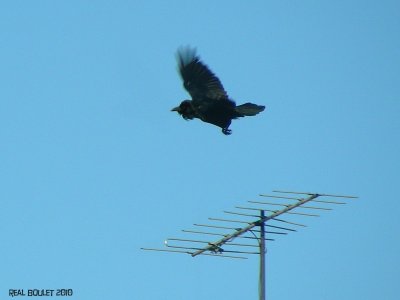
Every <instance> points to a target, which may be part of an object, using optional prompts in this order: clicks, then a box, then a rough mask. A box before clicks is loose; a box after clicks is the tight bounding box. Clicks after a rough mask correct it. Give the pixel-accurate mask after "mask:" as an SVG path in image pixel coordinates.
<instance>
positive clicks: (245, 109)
mask: <svg viewBox="0 0 400 300" xmlns="http://www.w3.org/2000/svg"><path fill="white" fill-rule="evenodd" d="M264 109H265V106H263V105H257V104H253V103H250V102H247V103H245V104H242V105H238V106H236V111H237V112H238V113H239V114H241V115H243V116H255V115H256V114H258V113H259V112H262V111H263V110H264Z"/></svg>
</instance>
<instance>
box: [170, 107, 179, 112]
mask: <svg viewBox="0 0 400 300" xmlns="http://www.w3.org/2000/svg"><path fill="white" fill-rule="evenodd" d="M171 111H179V106H177V107H174V108H173V109H171Z"/></svg>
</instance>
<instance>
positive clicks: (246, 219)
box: [141, 191, 358, 300]
mask: <svg viewBox="0 0 400 300" xmlns="http://www.w3.org/2000/svg"><path fill="white" fill-rule="evenodd" d="M260 197H263V198H262V199H260V200H254V201H251V200H249V201H247V203H248V204H247V205H246V206H236V207H235V210H233V211H224V213H225V214H227V215H231V216H232V215H236V216H240V217H241V218H242V219H240V220H238V219H231V218H227V219H226V218H208V220H210V221H213V222H214V223H212V224H193V225H194V226H195V227H196V228H201V229H199V230H182V232H184V233H185V234H190V236H189V237H188V238H167V239H166V240H165V242H164V244H165V246H166V248H165V249H158V248H141V249H142V250H147V251H159V252H173V253H184V254H189V255H191V256H192V257H196V256H198V255H208V256H214V257H225V258H233V259H247V258H248V256H249V255H254V254H258V255H259V256H260V270H259V272H260V273H259V276H260V278H259V300H265V254H266V249H267V248H266V241H274V239H273V238H269V236H270V235H272V236H274V235H286V234H288V233H289V232H294V231H297V230H296V229H295V228H299V227H306V225H304V224H302V223H298V222H293V221H292V220H289V217H290V216H289V215H297V216H302V217H319V215H318V214H316V213H315V212H316V211H329V210H332V207H333V206H334V205H343V204H346V203H347V202H345V201H346V200H347V199H354V198H358V197H355V196H344V195H332V194H320V193H306V192H289V191H273V192H272V194H268V195H267V194H260ZM303 197H304V198H303ZM264 198H267V199H268V200H265V199H264ZM332 198H333V199H332ZM337 198H341V199H342V200H337ZM270 199H274V200H270ZM308 202H312V203H314V204H313V205H305V204H307V203H308ZM282 216H283V217H284V219H282ZM254 219H255V220H254ZM221 224H222V225H221ZM266 228H268V230H266ZM227 231H229V232H227ZM267 234H268V237H267ZM193 236H194V237H193ZM196 236H201V238H196ZM205 236H207V237H210V236H215V237H216V238H217V237H219V239H217V240H212V241H210V240H209V239H206V238H205ZM237 240H239V241H237ZM244 240H245V241H244Z"/></svg>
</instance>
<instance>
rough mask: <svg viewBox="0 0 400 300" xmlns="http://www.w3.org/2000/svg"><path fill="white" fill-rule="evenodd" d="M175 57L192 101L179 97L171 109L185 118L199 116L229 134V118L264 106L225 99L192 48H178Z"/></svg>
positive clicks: (261, 109)
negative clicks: (239, 103)
mask: <svg viewBox="0 0 400 300" xmlns="http://www.w3.org/2000/svg"><path fill="white" fill-rule="evenodd" d="M177 60H178V68H179V73H180V75H181V77H182V80H183V86H184V87H185V89H186V90H187V91H188V92H189V94H190V96H191V97H192V100H183V101H182V102H181V104H180V105H179V106H177V107H175V108H173V109H172V110H171V111H176V112H178V114H180V115H181V116H182V117H183V118H184V119H185V120H192V119H194V118H197V119H200V120H202V121H203V122H206V123H211V124H214V125H216V126H218V127H221V128H222V133H223V134H225V135H229V134H231V133H232V130H230V129H229V126H230V125H231V122H232V120H233V119H237V118H240V117H245V116H255V115H256V114H258V113H259V112H262V111H263V110H264V109H265V106H262V105H257V104H253V103H249V102H248V103H245V104H242V105H236V103H235V102H234V101H233V100H232V99H229V97H228V94H227V93H226V91H225V90H224V87H223V86H222V83H221V81H220V80H219V79H218V77H217V76H215V74H214V73H213V72H212V71H211V70H210V69H209V68H208V66H207V65H205V64H204V63H203V62H202V61H201V60H200V58H199V56H197V55H196V50H195V49H193V48H189V47H187V48H180V49H179V50H178V52H177Z"/></svg>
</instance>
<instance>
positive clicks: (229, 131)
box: [222, 128, 232, 135]
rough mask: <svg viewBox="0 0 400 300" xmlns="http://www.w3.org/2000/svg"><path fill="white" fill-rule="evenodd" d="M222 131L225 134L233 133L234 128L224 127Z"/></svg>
mask: <svg viewBox="0 0 400 300" xmlns="http://www.w3.org/2000/svg"><path fill="white" fill-rule="evenodd" d="M222 133H223V134H225V135H230V134H231V133H232V130H230V129H228V128H222Z"/></svg>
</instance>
